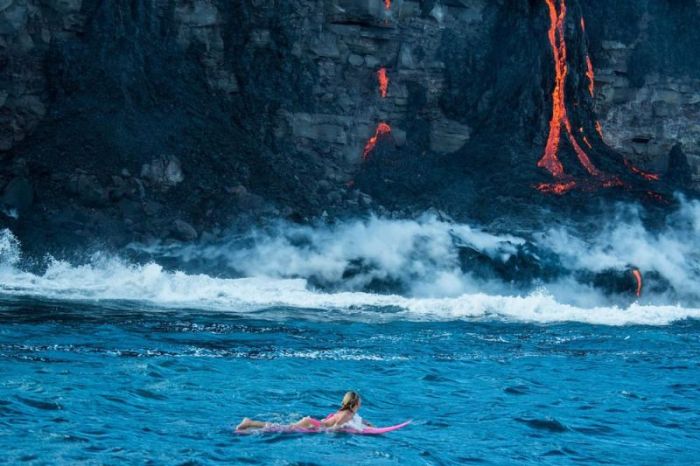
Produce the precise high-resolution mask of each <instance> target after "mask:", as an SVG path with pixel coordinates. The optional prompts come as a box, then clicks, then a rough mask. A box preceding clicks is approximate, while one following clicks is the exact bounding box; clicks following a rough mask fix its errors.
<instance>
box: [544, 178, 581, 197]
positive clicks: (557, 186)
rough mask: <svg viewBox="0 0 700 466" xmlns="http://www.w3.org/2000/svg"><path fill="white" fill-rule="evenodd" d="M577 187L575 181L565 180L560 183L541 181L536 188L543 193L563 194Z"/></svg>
mask: <svg viewBox="0 0 700 466" xmlns="http://www.w3.org/2000/svg"><path fill="white" fill-rule="evenodd" d="M575 187H576V182H575V181H565V182H559V183H540V184H538V185H537V186H535V188H536V189H537V190H538V191H540V192H543V193H548V194H556V195H557V196H562V195H564V194H566V193H568V192H569V191H571V190H572V189H574V188H575Z"/></svg>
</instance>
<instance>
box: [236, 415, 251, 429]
mask: <svg viewBox="0 0 700 466" xmlns="http://www.w3.org/2000/svg"><path fill="white" fill-rule="evenodd" d="M248 427H250V418H248V417H244V418H243V420H242V421H241V423H240V424H238V425H237V426H236V430H245V429H247V428H248Z"/></svg>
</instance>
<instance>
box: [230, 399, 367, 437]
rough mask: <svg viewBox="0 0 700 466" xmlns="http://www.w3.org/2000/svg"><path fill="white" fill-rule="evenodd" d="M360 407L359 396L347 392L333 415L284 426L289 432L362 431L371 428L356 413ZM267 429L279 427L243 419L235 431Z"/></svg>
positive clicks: (304, 419) (305, 419)
mask: <svg viewBox="0 0 700 466" xmlns="http://www.w3.org/2000/svg"><path fill="white" fill-rule="evenodd" d="M361 406H362V400H361V399H360V395H358V394H357V393H356V392H347V393H346V394H345V396H344V397H343V401H342V402H341V404H340V409H339V410H338V411H336V412H335V413H332V414H329V415H328V416H327V417H326V418H325V419H323V420H321V421H319V420H318V419H314V418H312V417H305V418H303V419H302V420H300V421H298V422H295V423H294V424H290V425H288V426H286V427H287V428H289V429H290V430H294V429H295V428H298V429H337V428H350V429H355V430H362V429H364V428H365V426H368V427H372V424H370V423H369V422H367V421H364V420H363V419H362V418H361V417H360V415H359V414H357V412H358V411H359V410H360V407H361ZM267 427H279V425H276V424H272V423H270V422H262V421H255V420H253V419H249V418H247V417H246V418H244V419H243V421H241V423H240V424H238V426H236V430H238V431H241V430H246V429H264V428H267Z"/></svg>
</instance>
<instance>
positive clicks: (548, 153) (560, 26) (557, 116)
mask: <svg viewBox="0 0 700 466" xmlns="http://www.w3.org/2000/svg"><path fill="white" fill-rule="evenodd" d="M545 1H546V2H547V7H548V8H549V19H550V23H551V25H550V28H549V31H548V33H547V37H548V38H549V44H550V46H551V47H552V54H553V55H554V71H555V76H554V78H555V80H554V91H553V92H552V119H551V120H550V122H549V136H548V137H547V146H546V147H545V151H544V155H543V156H542V158H540V160H539V161H538V162H537V166H538V167H540V168H544V169H546V170H547V171H549V173H551V174H552V176H554V177H555V178H561V177H563V176H564V166H563V165H562V163H561V161H560V160H559V155H558V153H559V144H560V142H561V132H562V127H563V128H564V129H565V130H566V134H567V136H568V138H569V142H571V145H572V146H573V148H574V152H576V156H577V157H578V160H579V162H580V163H581V165H583V167H584V168H585V169H586V171H588V173H589V174H590V175H591V176H594V177H600V176H602V175H603V174H602V173H601V172H600V170H598V169H597V168H596V167H595V166H594V165H593V163H592V162H591V160H590V158H589V157H588V154H586V152H585V151H584V150H583V149H582V148H581V146H580V145H579V144H578V142H577V141H576V139H575V138H574V135H573V132H572V130H571V121H570V120H569V116H568V114H567V111H566V95H565V87H566V76H567V74H568V65H567V63H566V57H567V51H566V39H565V38H564V23H565V21H566V0H559V11H558V12H557V7H556V5H555V4H554V2H555V1H556V0H545Z"/></svg>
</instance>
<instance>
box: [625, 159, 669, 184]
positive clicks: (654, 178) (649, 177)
mask: <svg viewBox="0 0 700 466" xmlns="http://www.w3.org/2000/svg"><path fill="white" fill-rule="evenodd" d="M625 166H626V167H627V168H628V169H629V170H630V171H631V172H632V173H634V174H635V175H639V176H641V177H642V178H644V179H645V180H647V181H659V179H661V175H659V174H658V173H651V172H648V171H644V170H642V169H641V168H637V167H635V166H634V165H632V162H630V161H629V160H627V159H625Z"/></svg>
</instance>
